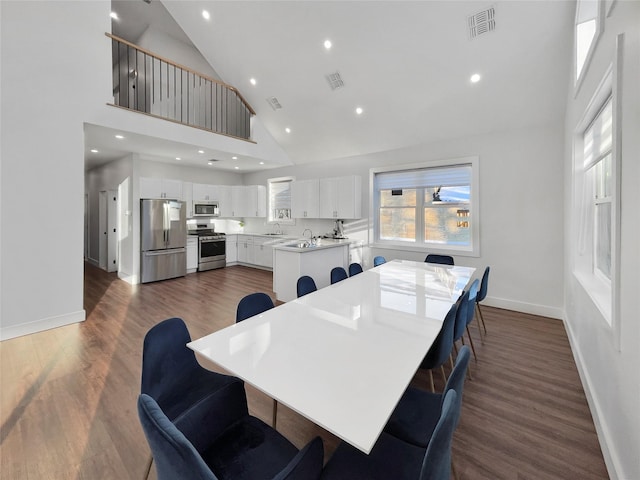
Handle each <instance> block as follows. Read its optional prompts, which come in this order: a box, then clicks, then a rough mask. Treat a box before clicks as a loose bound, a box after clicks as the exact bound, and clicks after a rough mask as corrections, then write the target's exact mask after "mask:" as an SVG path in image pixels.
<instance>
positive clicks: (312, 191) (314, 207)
mask: <svg viewBox="0 0 640 480" xmlns="http://www.w3.org/2000/svg"><path fill="white" fill-rule="evenodd" d="M291 216H292V217H293V218H319V217H320V181H319V180H318V179H312V180H296V181H294V182H291Z"/></svg>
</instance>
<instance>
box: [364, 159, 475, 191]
mask: <svg viewBox="0 0 640 480" xmlns="http://www.w3.org/2000/svg"><path fill="white" fill-rule="evenodd" d="M374 182H375V187H376V189H377V190H388V189H393V188H397V189H400V188H419V187H439V186H441V185H442V186H461V185H470V184H471V165H470V164H463V165H452V166H447V167H430V168H420V169H413V170H399V171H398V170H396V171H393V172H380V173H377V174H376V176H375V179H374Z"/></svg>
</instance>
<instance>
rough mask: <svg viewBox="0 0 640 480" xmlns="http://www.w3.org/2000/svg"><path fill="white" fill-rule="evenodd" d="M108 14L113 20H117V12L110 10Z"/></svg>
mask: <svg viewBox="0 0 640 480" xmlns="http://www.w3.org/2000/svg"><path fill="white" fill-rule="evenodd" d="M109 16H110V17H111V18H113V19H114V20H118V14H117V13H116V12H111V13H110V14H109Z"/></svg>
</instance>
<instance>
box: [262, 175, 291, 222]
mask: <svg viewBox="0 0 640 480" xmlns="http://www.w3.org/2000/svg"><path fill="white" fill-rule="evenodd" d="M293 180H294V178H293V177H281V178H270V179H269V180H268V181H267V185H268V187H267V188H268V192H267V193H268V195H269V217H268V221H269V222H273V223H283V224H293V223H295V221H294V220H293V218H291V182H292V181H293Z"/></svg>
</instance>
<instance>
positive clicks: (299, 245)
mask: <svg viewBox="0 0 640 480" xmlns="http://www.w3.org/2000/svg"><path fill="white" fill-rule="evenodd" d="M316 246H317V245H314V244H313V243H309V242H296V243H288V244H287V245H285V247H293V248H314V247H316Z"/></svg>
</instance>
